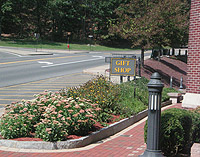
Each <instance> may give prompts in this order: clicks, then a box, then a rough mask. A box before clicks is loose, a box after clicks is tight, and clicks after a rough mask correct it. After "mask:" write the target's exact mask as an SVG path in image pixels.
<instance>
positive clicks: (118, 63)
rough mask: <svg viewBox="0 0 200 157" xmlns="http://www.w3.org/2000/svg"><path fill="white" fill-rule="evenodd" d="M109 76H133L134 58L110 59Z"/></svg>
mask: <svg viewBox="0 0 200 157" xmlns="http://www.w3.org/2000/svg"><path fill="white" fill-rule="evenodd" d="M110 69H111V72H110V74H111V75H119V76H135V69H136V59H135V58H111V63H110Z"/></svg>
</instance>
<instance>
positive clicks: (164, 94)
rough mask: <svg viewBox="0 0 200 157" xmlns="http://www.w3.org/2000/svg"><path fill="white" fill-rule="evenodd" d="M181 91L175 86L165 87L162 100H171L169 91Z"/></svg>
mask: <svg viewBox="0 0 200 157" xmlns="http://www.w3.org/2000/svg"><path fill="white" fill-rule="evenodd" d="M178 92H179V91H177V90H176V89H174V88H163V91H162V102H164V101H167V100H169V98H170V97H169V96H168V95H167V93H178Z"/></svg>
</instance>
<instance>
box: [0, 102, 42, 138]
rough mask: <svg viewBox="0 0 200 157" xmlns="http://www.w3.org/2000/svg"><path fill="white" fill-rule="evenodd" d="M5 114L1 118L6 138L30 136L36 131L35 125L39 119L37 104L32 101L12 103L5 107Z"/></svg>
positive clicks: (0, 129)
mask: <svg viewBox="0 0 200 157" xmlns="http://www.w3.org/2000/svg"><path fill="white" fill-rule="evenodd" d="M5 110H6V111H5V114H4V115H3V116H2V118H1V120H0V124H1V125H0V131H1V135H2V136H3V137H5V138H8V139H10V138H16V137H24V136H29V135H30V132H33V131H34V127H33V125H34V124H35V122H36V121H37V120H38V119H39V117H38V112H37V111H38V110H37V106H34V105H32V102H31V101H24V100H22V101H21V102H20V103H12V104H11V105H8V106H7V107H6V109H5Z"/></svg>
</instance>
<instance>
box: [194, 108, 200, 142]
mask: <svg viewBox="0 0 200 157" xmlns="http://www.w3.org/2000/svg"><path fill="white" fill-rule="evenodd" d="M192 124H193V141H194V142H196V143H200V107H197V108H196V109H195V110H193V112H192Z"/></svg>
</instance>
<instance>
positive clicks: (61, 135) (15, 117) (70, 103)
mask: <svg viewBox="0 0 200 157" xmlns="http://www.w3.org/2000/svg"><path fill="white" fill-rule="evenodd" d="M100 111H101V109H100V108H99V107H98V105H97V104H92V103H91V101H90V100H87V99H80V98H78V97H77V98H71V97H70V98H67V97H63V96H61V95H60V93H59V92H56V93H53V92H44V93H41V94H39V95H36V98H35V99H34V100H32V101H22V102H19V103H18V102H17V103H13V104H11V105H10V106H8V107H7V108H6V114H5V115H3V117H2V118H1V120H0V123H1V126H0V131H1V134H2V136H3V137H4V138H7V139H9V138H16V137H27V136H30V133H34V132H35V133H36V137H39V138H41V139H43V140H45V141H60V140H64V139H65V137H66V135H71V134H73V135H86V134H88V132H89V131H91V130H92V129H93V124H94V123H95V121H96V119H97V114H98V113H99V112H100Z"/></svg>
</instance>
